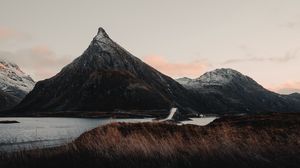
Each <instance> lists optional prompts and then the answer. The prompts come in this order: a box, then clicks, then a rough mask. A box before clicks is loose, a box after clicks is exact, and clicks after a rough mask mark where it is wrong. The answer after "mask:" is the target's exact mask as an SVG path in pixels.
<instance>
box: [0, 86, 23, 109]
mask: <svg viewBox="0 0 300 168" xmlns="http://www.w3.org/2000/svg"><path fill="white" fill-rule="evenodd" d="M19 102H20V99H19V98H17V97H14V96H12V95H10V94H8V93H6V92H4V91H2V90H0V110H6V109H10V108H12V107H14V106H15V105H17V104H18V103H19Z"/></svg>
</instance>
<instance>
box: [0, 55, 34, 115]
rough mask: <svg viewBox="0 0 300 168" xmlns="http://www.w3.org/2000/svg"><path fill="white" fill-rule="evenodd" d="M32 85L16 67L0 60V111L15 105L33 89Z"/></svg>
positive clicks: (27, 77) (28, 77)
mask: <svg viewBox="0 0 300 168" xmlns="http://www.w3.org/2000/svg"><path fill="white" fill-rule="evenodd" d="M34 84H35V82H34V81H33V80H32V79H31V78H30V76H28V75H26V74H25V73H24V72H23V71H21V69H20V68H19V66H18V65H16V64H14V63H11V62H9V61H6V60H4V59H0V92H1V93H0V100H1V102H0V110H3V109H8V108H10V107H13V106H15V105H17V104H18V103H19V102H20V101H21V100H22V99H23V98H24V97H25V96H26V95H27V94H28V92H30V91H31V90H32V89H33V87H34Z"/></svg>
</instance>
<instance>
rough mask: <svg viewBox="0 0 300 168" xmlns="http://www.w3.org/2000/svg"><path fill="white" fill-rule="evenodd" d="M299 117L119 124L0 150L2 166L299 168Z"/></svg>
mask: <svg viewBox="0 0 300 168" xmlns="http://www.w3.org/2000/svg"><path fill="white" fill-rule="evenodd" d="M299 165H300V115H298V114H268V115H255V116H240V117H224V118H221V119H218V120H216V121H215V122H213V123H212V124H210V125H208V126H205V127H200V126H193V125H184V126H177V125H174V124H168V123H137V124H126V123H115V124H110V125H106V126H103V127H99V128H96V129H93V130H91V131H89V132H87V133H84V134H83V135H81V136H80V137H79V138H78V139H77V140H76V141H74V142H73V143H71V144H68V145H66V146H63V147H59V148H52V149H41V150H34V151H23V152H17V153H11V154H7V153H2V154H0V167H1V168H2V167H5V168H10V167H30V168H31V167H44V168H47V167H84V168H92V167H120V168H121V167H122V168H126V167H136V168H137V167H143V168H148V167H155V168H160V167H164V168H165V167H172V168H176V167H203V168H208V167H209V168H217V167H221V168H225V167H239V168H248V167H249V168H250V167H253V168H254V167H255V168H260V167H272V168H277V167H278V168H284V167H286V168H296V167H297V168H298V167H299Z"/></svg>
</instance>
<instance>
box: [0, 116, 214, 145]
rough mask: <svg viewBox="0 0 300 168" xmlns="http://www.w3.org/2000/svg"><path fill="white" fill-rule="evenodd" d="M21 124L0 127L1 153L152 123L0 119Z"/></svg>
mask: <svg viewBox="0 0 300 168" xmlns="http://www.w3.org/2000/svg"><path fill="white" fill-rule="evenodd" d="M214 119H215V117H207V118H192V120H191V121H184V122H182V123H181V124H194V125H207V124H208V123H210V122H212V121H213V120H214ZM0 120H16V121H19V122H20V123H15V124H0V151H14V150H22V149H34V148H45V147H54V146H59V145H63V144H65V143H68V142H70V141H72V140H74V139H75V138H77V137H78V136H80V134H82V133H83V132H86V131H88V130H91V129H93V128H95V127H97V126H101V125H106V124H109V123H112V122H151V121H152V119H151V118H148V119H87V118H0Z"/></svg>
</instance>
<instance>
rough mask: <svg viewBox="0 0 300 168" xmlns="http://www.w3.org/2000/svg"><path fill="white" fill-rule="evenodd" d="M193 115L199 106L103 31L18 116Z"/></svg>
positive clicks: (38, 90) (27, 101) (23, 104)
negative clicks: (174, 109) (152, 112)
mask: <svg viewBox="0 0 300 168" xmlns="http://www.w3.org/2000/svg"><path fill="white" fill-rule="evenodd" d="M173 105H174V106H177V107H179V108H182V109H183V108H185V109H188V110H189V111H191V109H194V108H195V106H196V103H195V102H193V101H190V95H189V92H188V91H187V90H186V89H185V88H184V87H182V86H181V85H180V84H178V83H177V82H176V81H174V80H173V79H172V78H170V77H168V76H166V75H164V74H162V73H160V72H159V71H157V70H155V69H154V68H152V67H151V66H149V65H147V64H145V63H144V62H143V61H141V60H140V59H138V58H137V57H135V56H133V55H132V54H130V53H129V52H128V51H126V50H125V49H124V48H122V47H121V46H119V45H118V44H117V43H115V42H114V41H113V40H111V39H110V38H109V36H108V35H107V34H106V32H105V31H104V29H103V28H99V29H98V33H97V35H96V36H95V37H94V38H93V40H92V42H91V43H90V45H89V47H88V48H87V49H86V50H85V51H84V53H83V54H82V55H81V56H80V57H78V58H77V59H75V60H74V61H73V62H72V63H70V64H69V65H67V66H65V67H64V68H63V69H62V70H61V72H60V73H58V74H57V75H55V76H54V77H52V78H50V79H47V80H44V81H40V82H38V83H37V84H36V86H35V87H34V89H33V90H32V92H30V94H28V95H27V96H26V97H25V99H24V100H23V101H22V102H21V103H20V104H19V105H18V106H17V107H16V108H15V111H20V112H31V111H39V112H43V111H114V110H116V109H122V110H140V111H143V110H165V111H168V110H169V108H170V107H172V106H173Z"/></svg>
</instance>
